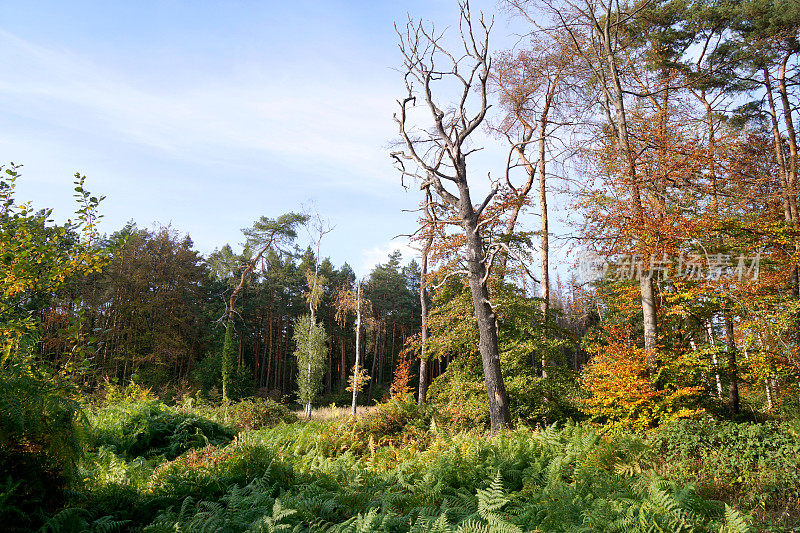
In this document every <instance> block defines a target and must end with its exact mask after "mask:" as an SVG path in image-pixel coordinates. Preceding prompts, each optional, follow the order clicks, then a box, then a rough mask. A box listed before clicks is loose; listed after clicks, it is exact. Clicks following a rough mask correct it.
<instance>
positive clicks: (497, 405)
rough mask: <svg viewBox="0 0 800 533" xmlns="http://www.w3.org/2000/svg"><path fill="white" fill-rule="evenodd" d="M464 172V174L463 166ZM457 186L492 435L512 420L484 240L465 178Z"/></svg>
mask: <svg viewBox="0 0 800 533" xmlns="http://www.w3.org/2000/svg"><path fill="white" fill-rule="evenodd" d="M463 172H464V174H466V169H464V171H463ZM458 188H459V192H460V197H461V202H460V203H461V206H460V210H461V213H460V215H461V217H460V218H461V220H462V226H463V229H464V235H465V236H466V247H467V269H468V272H469V276H468V277H469V287H470V291H471V293H472V303H473V306H474V309H475V318H476V319H477V321H478V338H479V341H478V347H479V349H480V353H481V361H482V362H483V375H484V377H485V379H486V393H487V394H488V397H489V420H490V430H491V433H492V435H494V434H495V433H497V432H498V431H500V429H502V428H504V427H508V426H509V423H510V420H511V415H510V414H509V411H508V396H507V395H506V387H505V382H504V381H503V374H502V371H501V368H500V354H499V350H498V346H497V326H496V324H497V317H496V316H495V314H494V311H493V310H492V306H491V304H490V303H489V290H488V289H487V286H486V277H487V272H486V263H485V262H484V255H485V253H484V249H483V241H482V240H481V236H480V232H479V228H478V216H477V214H476V213H475V209H474V208H473V206H472V202H471V199H470V194H469V188H468V187H467V184H466V180H465V181H463V182H461V183H459V184H458Z"/></svg>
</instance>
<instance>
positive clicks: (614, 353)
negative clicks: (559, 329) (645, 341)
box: [581, 326, 700, 429]
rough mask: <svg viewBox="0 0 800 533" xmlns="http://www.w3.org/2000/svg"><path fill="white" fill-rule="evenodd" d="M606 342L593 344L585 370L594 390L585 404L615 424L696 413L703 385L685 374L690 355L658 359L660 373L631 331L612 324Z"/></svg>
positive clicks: (635, 425) (644, 423)
mask: <svg viewBox="0 0 800 533" xmlns="http://www.w3.org/2000/svg"><path fill="white" fill-rule="evenodd" d="M607 331H608V332H609V338H608V339H607V342H605V343H603V344H599V343H598V344H595V345H593V346H590V348H589V350H590V352H591V353H592V354H593V357H592V359H591V360H590V361H589V363H588V364H587V365H586V367H585V368H584V370H583V372H582V374H581V384H582V385H583V387H584V388H585V389H586V390H587V391H588V392H589V394H590V396H589V398H587V399H586V400H585V401H584V410H585V411H586V412H587V413H589V414H592V415H594V416H595V417H597V418H600V419H605V420H606V421H608V422H609V423H610V425H611V426H612V427H613V426H622V427H626V428H630V429H647V428H651V427H654V426H656V425H658V424H660V423H663V422H666V421H668V420H673V419H675V418H686V417H691V416H695V415H696V414H697V413H698V412H699V410H697V409H695V408H693V407H692V405H693V403H695V400H696V395H697V394H698V392H699V390H700V388H699V387H697V386H696V385H694V384H693V383H691V375H690V376H686V375H685V373H684V367H685V366H686V364H685V363H686V361H682V360H681V359H680V358H677V359H675V360H673V361H670V360H662V361H660V368H661V370H660V371H659V374H658V375H656V376H653V377H652V378H651V376H650V375H649V373H648V364H647V359H648V356H649V355H651V354H649V352H648V351H647V350H644V349H642V348H639V347H637V346H635V345H634V344H633V343H632V341H631V335H630V332H629V331H627V332H626V331H624V330H623V329H622V328H618V327H614V326H610V327H608V329H607Z"/></svg>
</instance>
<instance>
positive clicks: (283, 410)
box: [228, 398, 298, 429]
mask: <svg viewBox="0 0 800 533" xmlns="http://www.w3.org/2000/svg"><path fill="white" fill-rule="evenodd" d="M297 420H298V418H297V415H295V414H294V413H292V412H291V411H290V410H289V408H288V407H286V406H285V405H282V404H279V403H277V402H273V401H272V400H263V399H259V398H257V399H253V400H242V401H240V402H237V403H234V404H231V405H230V406H229V407H228V421H229V423H230V424H231V425H233V426H234V427H236V428H238V429H261V428H268V427H273V426H276V425H278V424H280V423H281V422H284V423H286V424H291V423H292V422H297Z"/></svg>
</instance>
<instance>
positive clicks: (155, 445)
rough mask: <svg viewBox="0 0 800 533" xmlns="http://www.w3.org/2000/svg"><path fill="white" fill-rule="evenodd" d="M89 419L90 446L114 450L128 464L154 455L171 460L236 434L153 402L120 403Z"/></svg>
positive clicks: (221, 426)
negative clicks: (127, 461)
mask: <svg viewBox="0 0 800 533" xmlns="http://www.w3.org/2000/svg"><path fill="white" fill-rule="evenodd" d="M92 418H93V420H92V422H93V428H92V432H91V442H92V444H93V445H94V446H95V447H100V446H109V447H112V446H113V448H114V450H115V451H116V453H117V454H119V455H122V456H123V457H125V458H126V459H128V460H130V459H133V458H135V457H149V456H154V455H164V456H165V457H167V458H168V459H173V458H175V457H177V456H178V455H180V454H181V453H183V452H185V451H187V450H189V449H192V448H199V447H203V446H206V445H208V444H214V445H221V444H225V443H227V442H230V440H231V439H232V438H233V437H234V435H235V434H236V433H235V431H233V430H232V429H230V428H227V427H225V426H223V425H221V424H219V423H217V422H213V421H211V420H208V419H205V418H202V417H199V416H195V415H190V414H186V413H181V412H178V411H176V410H175V409H172V408H170V407H167V406H166V405H164V404H163V403H161V402H160V401H158V400H152V399H143V400H125V401H121V402H119V403H116V404H112V405H110V406H108V407H105V408H103V409H101V410H100V411H99V412H97V413H95V414H94V415H93V417H92Z"/></svg>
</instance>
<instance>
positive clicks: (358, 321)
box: [351, 281, 361, 416]
mask: <svg viewBox="0 0 800 533" xmlns="http://www.w3.org/2000/svg"><path fill="white" fill-rule="evenodd" d="M360 340H361V282H360V281H359V282H358V287H357V289H356V364H355V366H353V402H352V405H351V411H352V413H353V415H354V416H355V414H356V400H357V398H358V377H359V375H358V363H359V357H360V355H361V351H360Z"/></svg>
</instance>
